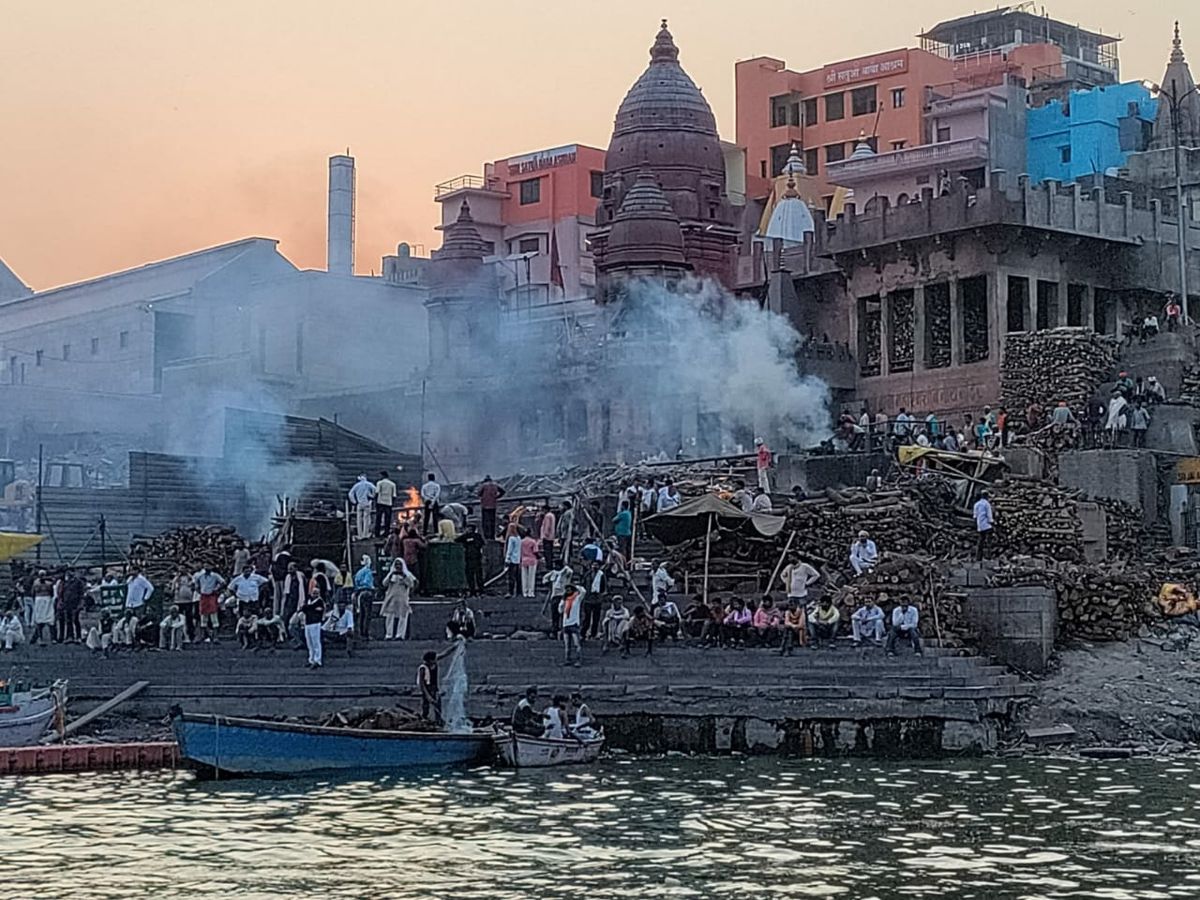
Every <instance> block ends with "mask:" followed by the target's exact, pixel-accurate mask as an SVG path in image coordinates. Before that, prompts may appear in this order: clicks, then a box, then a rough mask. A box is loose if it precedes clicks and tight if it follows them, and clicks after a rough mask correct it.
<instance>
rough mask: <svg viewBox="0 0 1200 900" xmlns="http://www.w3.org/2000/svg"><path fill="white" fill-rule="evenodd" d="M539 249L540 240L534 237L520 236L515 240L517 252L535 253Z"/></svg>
mask: <svg viewBox="0 0 1200 900" xmlns="http://www.w3.org/2000/svg"><path fill="white" fill-rule="evenodd" d="M540 249H541V242H540V241H539V240H538V239H537V238H535V237H528V238H521V239H520V240H519V241H517V252H518V253H537V252H538V251H539V250H540Z"/></svg>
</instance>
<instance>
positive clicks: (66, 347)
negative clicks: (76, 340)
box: [63, 344, 71, 362]
mask: <svg viewBox="0 0 1200 900" xmlns="http://www.w3.org/2000/svg"><path fill="white" fill-rule="evenodd" d="M70 358H71V345H70V344H63V362H66V361H67V360H69V359H70Z"/></svg>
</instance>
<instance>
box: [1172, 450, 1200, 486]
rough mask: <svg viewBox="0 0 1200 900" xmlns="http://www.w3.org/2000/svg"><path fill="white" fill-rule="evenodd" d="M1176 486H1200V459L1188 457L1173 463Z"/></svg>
mask: <svg viewBox="0 0 1200 900" xmlns="http://www.w3.org/2000/svg"><path fill="white" fill-rule="evenodd" d="M1175 483H1176V484H1200V457H1196V456H1189V457H1188V458H1187V459H1181V460H1180V461H1179V462H1177V463H1175Z"/></svg>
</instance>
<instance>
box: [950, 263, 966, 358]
mask: <svg viewBox="0 0 1200 900" xmlns="http://www.w3.org/2000/svg"><path fill="white" fill-rule="evenodd" d="M962 361H963V317H962V298H961V297H960V296H959V293H958V279H957V278H951V279H950V365H952V366H961V365H962Z"/></svg>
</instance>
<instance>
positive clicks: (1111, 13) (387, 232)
mask: <svg viewBox="0 0 1200 900" xmlns="http://www.w3.org/2000/svg"><path fill="white" fill-rule="evenodd" d="M986 8H988V7H987V6H986V5H985V6H972V4H971V3H970V2H964V0H929V2H924V3H920V4H911V3H896V2H894V0H865V2H842V3H823V4H815V3H801V2H796V0H791V2H785V0H769V2H768V0H741V2H727V0H726V2H716V0H689V2H682V0H660V2H658V3H657V4H655V3H646V2H645V0H609V2H604V3H595V2H589V3H584V2H576V0H560V2H558V3H492V4H483V3H470V2H459V0H441V2H421V3H415V2H409V0H343V2H333V0H323V2H315V0H204V2H196V0H193V2H182V0H105V2H102V3H99V2H92V0H78V2H63V0H39V2H19V0H0V128H2V129H3V135H4V141H3V145H2V146H3V149H2V150H0V259H4V260H5V261H6V262H7V263H8V265H9V266H10V267H11V268H12V269H13V270H14V271H15V272H16V273H17V274H18V275H19V276H21V278H22V279H23V280H24V281H25V282H26V283H28V284H29V285H31V286H32V287H34V288H37V289H44V288H48V287H52V286H54V285H59V284H64V283H68V282H71V281H78V280H80V279H83V278H89V277H93V276H96V275H102V274H104V273H107V272H111V271H114V270H117V269H121V268H127V267H130V266H135V265H139V264H141V263H144V262H147V261H151V260H155V259H161V258H164V257H168V256H172V255H175V254H179V253H184V252H188V251H191V250H195V249H199V248H202V247H205V246H210V245H213V244H218V243H223V242H225V241H229V240H233V239H236V238H240V237H245V236H248V235H262V236H266V237H274V238H278V239H279V240H280V242H281V243H280V249H281V250H282V252H283V253H284V254H285V255H286V256H287V257H288V258H289V259H291V260H292V261H293V262H295V263H296V264H297V265H299V266H302V267H320V268H323V267H324V264H325V244H324V242H325V191H326V177H327V175H326V160H327V158H328V156H329V155H330V154H332V153H338V152H342V151H344V150H345V148H346V147H347V146H349V148H350V150H351V152H352V154H353V155H354V156H355V157H356V159H357V162H358V252H357V269H358V271H359V272H362V273H367V272H370V271H371V270H373V269H374V270H376V271H378V268H379V259H380V257H381V256H382V255H383V254H385V253H390V252H394V248H395V245H396V243H397V242H399V241H409V242H410V243H412V244H414V245H421V246H422V247H423V250H424V252H425V253H427V252H428V251H429V249H431V248H432V247H435V246H436V245H437V234H436V232H435V231H434V230H433V225H434V224H435V222H436V219H437V210H436V207H435V205H434V203H433V200H432V196H433V185H434V184H435V183H436V182H438V181H444V180H446V179H449V178H452V177H454V176H456V175H460V174H463V173H467V172H471V173H478V172H479V171H480V170H481V167H482V163H483V162H484V161H485V160H491V159H496V158H503V157H505V156H509V155H513V154H516V153H521V152H525V151H530V150H535V149H539V148H543V147H551V146H555V145H558V144H567V143H573V142H579V143H585V144H591V145H594V146H598V147H604V146H606V145H607V143H608V136H609V131H610V129H611V126H612V117H613V114H614V113H615V111H616V108H617V105H618V103H619V102H620V100H621V97H622V96H623V95H624V93H625V90H626V89H627V88H628V87H629V85H630V84H631V83H632V82H633V81H634V79H635V78H637V76H638V74H639V73H640V72H641V71H642V69H643V68H644V66H645V64H646V61H647V49H648V48H649V46H650V44H651V42H652V41H653V38H654V33H655V31H656V30H657V27H658V20H659V18H661V17H663V16H665V17H667V18H669V19H670V25H671V30H672V31H673V32H674V34H675V38H676V41H677V42H678V44H679V46H680V49H681V61H682V63H683V65H684V66H685V68H686V69H687V70H688V72H689V73H690V74H691V75H692V77H693V78H694V79H695V80H696V82H697V83H698V84H699V85H700V86H701V87H702V88H703V89H704V93H705V95H706V96H707V97H708V99H709V102H710V103H711V104H712V106H713V109H714V111H715V112H716V115H717V121H718V124H719V125H720V127H721V132H722V135H723V136H724V137H726V138H727V139H733V137H734V134H733V112H734V110H733V64H734V61H735V60H737V59H745V58H749V57H753V56H760V55H768V56H776V57H778V58H781V59H784V60H786V61H787V63H788V66H789V67H790V68H794V69H808V68H813V67H817V66H820V65H823V64H825V63H827V62H833V61H836V60H839V59H845V58H849V57H853V56H859V55H863V54H867V53H873V52H877V51H882V50H888V49H892V48H896V47H903V46H915V45H916V44H917V41H916V38H915V37H914V35H915V34H916V33H917V32H918V31H919V30H920V29H921V28H923V27H928V26H930V25H932V24H934V23H935V22H937V21H939V20H941V19H946V18H952V17H955V16H958V15H965V14H968V13H970V12H973V11H977V10H982V9H986ZM1046 10H1047V12H1048V13H1049V14H1050V15H1052V16H1054V17H1056V18H1059V19H1064V20H1066V21H1071V22H1078V23H1079V24H1080V25H1083V26H1085V27H1089V28H1095V29H1099V30H1102V31H1104V32H1106V33H1110V34H1119V35H1121V36H1122V37H1124V41H1123V42H1122V44H1121V45H1120V54H1121V63H1122V77H1123V79H1124V80H1138V79H1152V80H1157V79H1159V78H1160V77H1161V75H1162V71H1163V68H1164V66H1165V64H1166V60H1167V55H1168V53H1169V50H1170V41H1171V28H1172V21H1173V20H1174V19H1175V18H1179V19H1180V20H1181V27H1182V30H1183V41H1184V49H1185V51H1187V50H1190V51H1191V55H1190V57H1189V58H1190V59H1192V60H1195V61H1197V62H1198V63H1200V4H1198V3H1195V2H1186V3H1185V2H1183V0H1169V2H1166V3H1150V4H1146V3H1134V2H1132V0H1122V2H1115V0H1054V2H1053V3H1048V4H1047V6H1046ZM1197 72H1198V74H1200V68H1198V69H1197Z"/></svg>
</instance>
